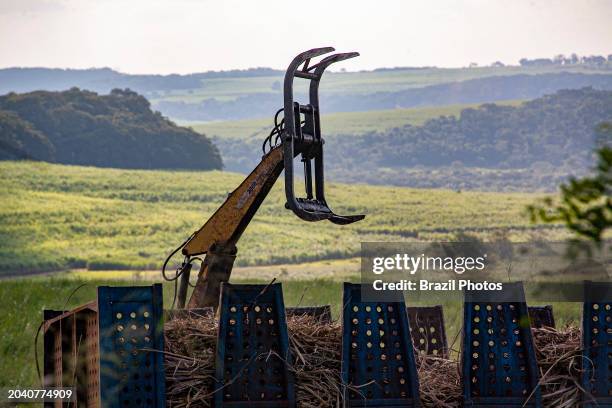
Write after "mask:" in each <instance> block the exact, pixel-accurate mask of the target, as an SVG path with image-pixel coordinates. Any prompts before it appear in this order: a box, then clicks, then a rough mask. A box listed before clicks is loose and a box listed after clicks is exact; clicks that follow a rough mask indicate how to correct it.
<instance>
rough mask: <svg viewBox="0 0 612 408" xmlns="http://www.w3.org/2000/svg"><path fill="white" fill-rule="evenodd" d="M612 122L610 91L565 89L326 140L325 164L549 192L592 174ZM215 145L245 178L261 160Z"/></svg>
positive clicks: (405, 177) (428, 182)
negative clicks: (602, 130) (601, 135)
mask: <svg viewBox="0 0 612 408" xmlns="http://www.w3.org/2000/svg"><path fill="white" fill-rule="evenodd" d="M611 118H612V91H599V90H595V89H592V88H584V89H579V90H564V91H559V92H557V93H555V94H552V95H548V96H545V97H542V98H538V99H535V100H533V101H530V102H526V103H524V104H521V105H519V106H500V105H495V104H485V105H481V106H480V107H478V108H469V109H464V110H463V111H462V112H461V114H460V115H459V116H458V117H455V116H441V117H439V118H436V119H431V120H429V121H427V122H426V123H425V124H424V125H422V126H410V125H406V126H401V127H397V128H393V129H388V130H385V131H379V132H370V133H366V134H363V135H335V136H326V140H327V142H328V143H327V144H326V163H325V164H326V169H327V174H328V175H329V176H331V178H333V179H335V180H341V181H351V182H367V183H374V184H395V185H403V186H413V187H450V188H456V189H481V190H483V189H484V190H525V189H530V190H534V189H548V190H550V189H553V188H555V187H556V186H557V185H559V183H560V182H561V181H563V180H564V179H566V178H567V176H568V175H570V174H573V175H582V174H583V173H584V172H586V171H587V170H588V169H589V168H590V166H591V163H592V159H591V156H592V149H593V147H594V143H595V131H594V128H595V126H596V125H597V124H598V123H600V122H604V121H609V120H610V119H611ZM324 125H325V124H323V126H324ZM216 142H217V144H218V146H219V148H220V149H221V151H222V154H223V155H224V160H225V162H226V163H227V166H228V168H229V169H232V170H239V171H247V170H248V169H250V168H252V167H253V166H254V164H255V163H256V162H257V161H258V160H259V155H258V154H257V152H258V150H257V147H258V143H260V142H259V141H255V140H252V141H248V140H247V141H245V140H239V141H238V140H235V139H216Z"/></svg>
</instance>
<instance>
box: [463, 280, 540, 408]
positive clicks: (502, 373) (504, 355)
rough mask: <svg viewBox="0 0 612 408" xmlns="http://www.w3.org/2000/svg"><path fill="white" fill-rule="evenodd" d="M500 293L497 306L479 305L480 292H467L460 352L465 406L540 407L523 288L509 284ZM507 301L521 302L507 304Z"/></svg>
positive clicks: (535, 364) (536, 373) (533, 351)
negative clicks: (505, 300)
mask: <svg viewBox="0 0 612 408" xmlns="http://www.w3.org/2000/svg"><path fill="white" fill-rule="evenodd" d="M502 292H503V293H498V292H496V295H495V296H496V299H497V300H498V302H490V301H479V300H476V299H477V296H478V295H481V293H480V294H479V293H471V292H466V293H465V303H464V321H463V353H462V365H463V397H464V403H465V406H467V407H469V406H473V407H496V406H499V407H502V406H503V407H523V406H525V407H541V406H542V398H541V392H540V389H539V387H536V385H537V382H538V371H537V361H536V356H535V350H534V346H533V339H532V337H531V328H530V325H529V317H528V312H527V305H526V303H525V300H524V299H525V294H524V291H523V285H522V283H521V282H517V283H505V284H504V290H503V291H502ZM504 298H508V299H513V300H516V299H522V301H521V302H514V301H513V302H504V301H503V300H504ZM534 389H535V391H534ZM532 392H533V394H532ZM530 395H531V398H530V399H529V401H528V402H527V403H526V404H525V401H526V399H527V397H529V396H530Z"/></svg>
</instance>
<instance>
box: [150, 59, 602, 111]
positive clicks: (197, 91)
mask: <svg viewBox="0 0 612 408" xmlns="http://www.w3.org/2000/svg"><path fill="white" fill-rule="evenodd" d="M344 66H345V67H348V68H350V61H349V62H347V63H346V64H345V65H344ZM339 67H341V66H339ZM558 72H572V73H585V74H591V73H609V72H610V71H609V70H608V69H605V68H601V69H597V68H589V67H583V66H582V67H581V66H534V67H519V66H507V67H480V68H400V69H380V70H374V71H361V72H331V71H330V72H326V73H325V76H324V77H323V80H322V82H321V92H322V93H323V92H325V93H335V94H368V93H375V92H397V91H402V90H407V89H413V88H420V87H424V86H430V85H437V84H443V83H448V82H456V81H466V80H470V79H478V78H487V77H492V76H508V75H517V74H530V75H537V74H547V73H558ZM283 76H284V72H283V71H278V73H277V74H272V75H267V76H256V77H244V76H234V77H231V76H230V77H223V78H206V79H202V86H201V87H200V88H190V89H176V90H172V91H167V92H154V93H152V94H151V95H150V97H151V101H152V102H154V103H156V102H159V101H162V100H163V101H175V102H176V101H182V102H190V103H193V102H199V101H202V100H204V99H208V98H216V99H219V100H224V101H231V100H234V99H236V98H238V97H240V96H244V95H247V94H261V93H276V92H277V90H278V89H279V88H278V87H277V86H276V85H275V82H277V81H278V82H279V83H280V84H282V81H283ZM280 84H279V85H280ZM296 90H297V91H298V92H304V91H306V87H305V81H299V80H298V81H296Z"/></svg>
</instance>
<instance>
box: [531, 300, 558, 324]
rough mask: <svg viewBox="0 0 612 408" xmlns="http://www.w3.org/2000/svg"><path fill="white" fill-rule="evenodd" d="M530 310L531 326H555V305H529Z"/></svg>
mask: <svg viewBox="0 0 612 408" xmlns="http://www.w3.org/2000/svg"><path fill="white" fill-rule="evenodd" d="M528 311H529V320H530V321H531V327H533V328H536V329H540V328H542V327H552V328H553V329H554V328H555V316H554V314H553V307H552V306H551V305H546V306H529V307H528Z"/></svg>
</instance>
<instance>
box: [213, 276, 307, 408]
mask: <svg viewBox="0 0 612 408" xmlns="http://www.w3.org/2000/svg"><path fill="white" fill-rule="evenodd" d="M287 362H291V355H290V353H289V337H288V333H287V322H286V318H285V305H284V302H283V293H282V287H281V284H280V283H276V284H273V285H231V284H228V283H222V284H221V316H220V320H219V334H218V338H217V356H216V363H215V366H216V386H215V389H216V390H217V391H216V392H215V407H270V408H273V407H295V390H294V379H293V375H292V374H291V372H290V371H289V368H288V364H287Z"/></svg>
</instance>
